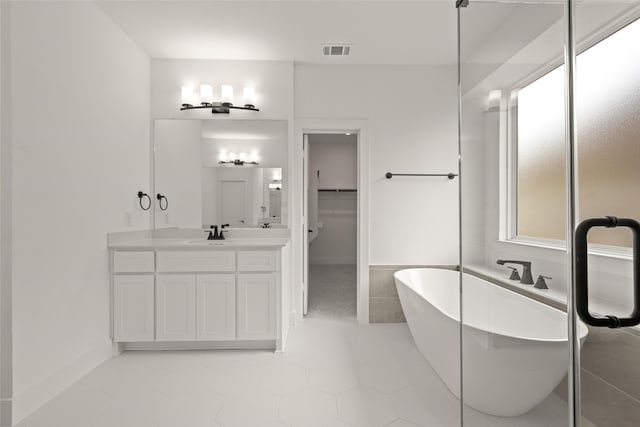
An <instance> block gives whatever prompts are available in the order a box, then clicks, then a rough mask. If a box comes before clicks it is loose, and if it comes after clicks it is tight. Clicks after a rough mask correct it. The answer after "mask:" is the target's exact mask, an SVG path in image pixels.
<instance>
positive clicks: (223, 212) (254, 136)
mask: <svg viewBox="0 0 640 427" xmlns="http://www.w3.org/2000/svg"><path fill="white" fill-rule="evenodd" d="M287 137H288V125H287V121H286V120H219V119H211V120H156V121H155V122H154V147H153V161H154V184H155V193H156V195H159V197H160V200H159V199H157V197H158V196H156V197H154V205H155V225H156V228H169V227H178V228H208V227H209V226H211V225H215V224H230V226H231V227H265V226H269V227H285V226H286V191H285V190H286V183H285V180H284V178H285V177H286V165H287ZM283 213H284V214H285V215H283Z"/></svg>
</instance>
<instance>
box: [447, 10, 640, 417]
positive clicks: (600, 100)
mask: <svg viewBox="0 0 640 427" xmlns="http://www.w3.org/2000/svg"><path fill="white" fill-rule="evenodd" d="M459 3H460V7H459V9H458V19H459V25H458V29H459V58H458V59H459V76H460V101H461V103H460V139H459V144H460V145H459V149H460V162H461V163H460V221H461V234H460V247H461V272H460V286H461V289H460V290H461V301H460V304H461V312H460V316H461V352H462V363H461V370H462V375H461V384H460V397H461V407H462V414H463V425H466V426H478V425H479V426H485V425H486V426H495V425H509V426H540V425H545V426H567V425H570V426H579V425H581V426H602V427H607V426H616V427H620V426H638V425H640V368H638V366H639V364H638V363H637V358H638V354H640V329H638V326H637V325H636V323H637V320H639V319H638V318H640V289H638V290H637V291H636V288H637V287H638V286H640V266H639V265H638V260H639V259H640V223H638V220H640V167H638V166H639V165H640V144H639V143H638V137H639V136H640V120H639V119H638V118H639V117H640V55H639V54H637V46H638V44H639V43H640V20H639V18H640V2H638V1H637V0H635V1H630V0H625V1H621V0H583V1H580V2H577V1H574V0H565V1H557V2H554V1H551V2H545V3H542V2H529V3H527V2H519V1H510V2H492V1H479V0H478V1H471V2H465V1H460V2H459ZM565 57H568V58H570V61H571V62H570V63H569V64H565V63H564V59H565Z"/></svg>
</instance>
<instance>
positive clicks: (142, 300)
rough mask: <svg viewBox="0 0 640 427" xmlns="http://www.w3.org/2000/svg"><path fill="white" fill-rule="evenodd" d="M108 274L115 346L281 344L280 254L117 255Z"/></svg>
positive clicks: (187, 252) (192, 252) (268, 251)
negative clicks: (279, 332) (144, 343)
mask: <svg viewBox="0 0 640 427" xmlns="http://www.w3.org/2000/svg"><path fill="white" fill-rule="evenodd" d="M113 267H114V268H113V289H114V301H113V303H114V304H113V325H114V334H113V336H114V341H116V342H125V343H137V342H148V341H155V342H157V343H172V342H176V343H177V342H183V344H181V345H182V346H183V347H181V348H188V346H189V344H188V342H203V341H208V342H216V341H217V342H222V341H223V342H224V343H223V344H224V345H225V346H227V347H228V346H233V345H232V344H229V343H230V342H234V341H236V342H246V341H263V342H267V341H274V342H275V341H276V340H278V338H279V336H280V335H279V334H278V327H279V325H278V319H279V316H278V310H279V307H280V305H279V304H278V298H279V289H280V281H281V276H280V274H281V273H280V270H281V269H280V251H279V250H278V249H273V248H268V249H261V250H249V249H246V250H245V249H242V248H239V249H231V250H230V249H227V248H225V249H224V250H221V249H212V250H155V251H151V252H146V253H144V254H143V252H137V253H134V252H133V251H131V252H130V253H129V252H127V251H122V250H120V251H114V252H113ZM125 272H126V274H125ZM185 342H187V343H185ZM212 344H213V343H212ZM185 345H186V346H187V347H184V346H185ZM260 345H263V344H260ZM201 346H202V344H197V345H196V344H195V343H194V345H193V347H194V348H201ZM145 348H148V347H145Z"/></svg>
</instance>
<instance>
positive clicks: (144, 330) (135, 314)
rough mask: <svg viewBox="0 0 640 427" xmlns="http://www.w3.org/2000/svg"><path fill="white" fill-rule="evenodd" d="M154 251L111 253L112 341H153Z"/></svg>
mask: <svg viewBox="0 0 640 427" xmlns="http://www.w3.org/2000/svg"><path fill="white" fill-rule="evenodd" d="M154 271H155V265H154V255H153V252H152V251H127V252H115V253H114V255H113V338H114V340H115V341H141V342H144V341H153V340H154V339H155V335H154V325H155V320H154V312H155V310H154V305H155V303H154V280H153V273H154Z"/></svg>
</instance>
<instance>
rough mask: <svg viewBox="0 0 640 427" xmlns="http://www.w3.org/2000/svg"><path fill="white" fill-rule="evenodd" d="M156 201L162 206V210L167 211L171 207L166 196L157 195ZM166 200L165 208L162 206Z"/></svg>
mask: <svg viewBox="0 0 640 427" xmlns="http://www.w3.org/2000/svg"><path fill="white" fill-rule="evenodd" d="M156 199H158V205H159V206H160V210H163V211H166V210H167V208H168V207H169V199H167V197H166V196H163V195H162V194H160V193H158V194H156ZM163 200H164V207H163V206H162V201H163Z"/></svg>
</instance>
